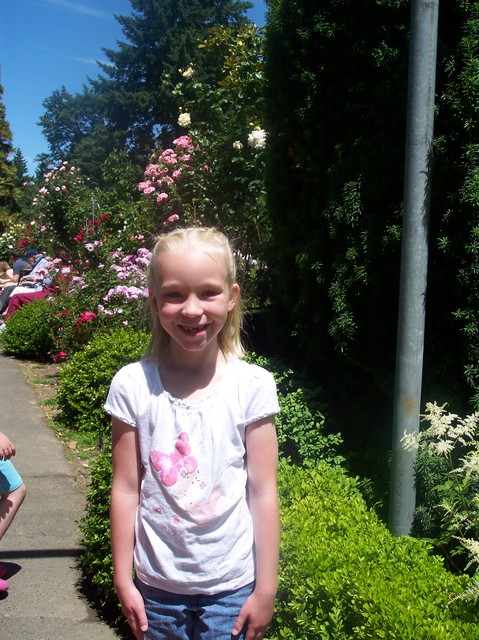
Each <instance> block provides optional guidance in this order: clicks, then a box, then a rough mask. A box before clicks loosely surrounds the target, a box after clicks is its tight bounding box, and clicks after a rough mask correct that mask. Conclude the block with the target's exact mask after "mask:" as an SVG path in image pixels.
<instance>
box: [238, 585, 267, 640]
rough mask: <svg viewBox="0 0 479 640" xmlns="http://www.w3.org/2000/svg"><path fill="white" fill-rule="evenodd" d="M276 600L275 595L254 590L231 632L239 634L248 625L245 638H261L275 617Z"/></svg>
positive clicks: (256, 639) (257, 639) (251, 639)
mask: <svg viewBox="0 0 479 640" xmlns="http://www.w3.org/2000/svg"><path fill="white" fill-rule="evenodd" d="M274 600H275V598H274V596H270V595H262V594H259V593H257V592H256V591H253V593H252V594H251V595H250V597H249V598H248V599H247V600H246V602H245V603H244V605H243V607H242V608H241V611H240V614H239V616H238V618H237V619H236V622H235V625H234V627H233V631H232V632H231V634H232V635H233V636H237V635H239V633H241V630H242V629H243V627H244V626H245V625H246V636H245V640H261V638H263V636H264V634H265V633H266V629H267V628H268V625H269V623H270V622H271V618H272V617H273V612H274Z"/></svg>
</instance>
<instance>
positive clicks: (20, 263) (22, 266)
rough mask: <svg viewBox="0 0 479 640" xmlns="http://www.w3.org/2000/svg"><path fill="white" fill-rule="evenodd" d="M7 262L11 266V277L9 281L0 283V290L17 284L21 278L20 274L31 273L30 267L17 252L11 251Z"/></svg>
mask: <svg viewBox="0 0 479 640" xmlns="http://www.w3.org/2000/svg"><path fill="white" fill-rule="evenodd" d="M9 262H10V264H11V265H12V276H11V278H10V279H8V280H5V281H4V282H1V283H0V289H5V288H6V287H9V286H12V285H14V284H17V283H18V281H19V280H20V277H21V272H22V271H23V272H26V271H31V268H32V265H31V264H29V263H28V262H27V261H26V260H25V259H24V257H23V256H22V255H21V254H20V252H19V251H12V252H11V253H10V256H9Z"/></svg>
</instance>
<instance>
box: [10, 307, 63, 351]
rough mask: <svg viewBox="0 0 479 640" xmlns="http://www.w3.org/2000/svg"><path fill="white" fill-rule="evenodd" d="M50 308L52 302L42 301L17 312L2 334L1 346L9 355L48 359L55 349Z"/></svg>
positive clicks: (21, 308)
mask: <svg viewBox="0 0 479 640" xmlns="http://www.w3.org/2000/svg"><path fill="white" fill-rule="evenodd" d="M50 307H51V302H49V301H48V300H47V299H42V300H35V301H33V302H30V304H27V305H25V306H23V307H20V309H18V310H17V311H15V313H14V314H13V315H12V316H11V317H10V318H9V319H8V320H7V322H6V324H5V328H4V329H3V330H2V332H1V333H0V342H1V345H2V347H3V348H4V349H5V351H6V352H7V353H9V354H12V355H14V356H18V357H21V358H22V357H25V358H26V357H30V358H36V359H39V360H45V359H48V357H49V356H48V354H49V353H50V352H51V350H52V348H53V336H52V331H51V326H50V322H49V321H50V315H49V311H50Z"/></svg>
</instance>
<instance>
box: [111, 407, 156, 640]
mask: <svg viewBox="0 0 479 640" xmlns="http://www.w3.org/2000/svg"><path fill="white" fill-rule="evenodd" d="M112 454H113V483H112V489H111V504H110V528H111V549H112V557H113V581H114V585H115V589H116V592H117V595H118V599H119V600H120V603H121V605H122V607H123V613H124V614H125V616H126V618H127V619H128V622H129V624H130V627H131V628H132V630H133V634H134V636H135V638H136V639H137V640H143V633H144V632H145V631H146V629H147V628H148V624H147V621H146V614H145V607H144V605H143V598H142V597H141V594H140V592H139V591H138V589H137V588H136V587H135V585H134V583H133V548H134V545H135V518H136V511H137V508H138V502H139V496H140V474H141V465H140V452H139V447H138V433H137V430H136V429H135V428H133V427H130V426H129V425H127V424H125V423H124V422H122V421H121V420H118V419H117V418H113V419H112Z"/></svg>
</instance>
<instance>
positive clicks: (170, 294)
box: [163, 291, 181, 300]
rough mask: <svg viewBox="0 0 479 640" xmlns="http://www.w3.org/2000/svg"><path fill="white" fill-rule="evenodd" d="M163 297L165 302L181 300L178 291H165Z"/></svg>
mask: <svg viewBox="0 0 479 640" xmlns="http://www.w3.org/2000/svg"><path fill="white" fill-rule="evenodd" d="M163 297H164V298H166V299H167V300H178V299H179V298H181V293H180V292H179V291H167V292H166V293H164V294H163Z"/></svg>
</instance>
